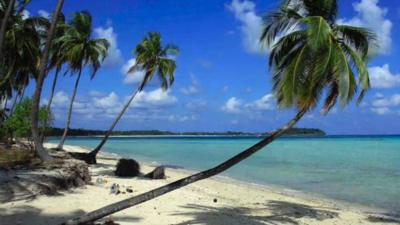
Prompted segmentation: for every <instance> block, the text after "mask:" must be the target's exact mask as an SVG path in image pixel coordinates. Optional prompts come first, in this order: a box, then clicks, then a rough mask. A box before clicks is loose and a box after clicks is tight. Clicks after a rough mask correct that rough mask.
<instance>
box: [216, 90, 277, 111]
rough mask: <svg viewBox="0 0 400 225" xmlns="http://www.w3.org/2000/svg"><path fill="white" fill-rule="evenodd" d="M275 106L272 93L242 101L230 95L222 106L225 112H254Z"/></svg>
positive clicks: (271, 108)
mask: <svg viewBox="0 0 400 225" xmlns="http://www.w3.org/2000/svg"><path fill="white" fill-rule="evenodd" d="M274 108H275V97H274V95H273V94H266V95H264V96H262V97H261V98H259V99H256V100H254V101H251V102H244V101H243V100H241V99H238V98H236V97H231V98H230V99H228V101H226V102H225V104H224V105H223V106H222V108H221V109H222V110H223V111H225V112H227V113H246V112H247V113H249V112H251V113H254V112H262V111H268V110H273V109H274Z"/></svg>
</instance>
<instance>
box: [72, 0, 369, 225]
mask: <svg viewBox="0 0 400 225" xmlns="http://www.w3.org/2000/svg"><path fill="white" fill-rule="evenodd" d="M336 16H337V2H336V0H287V1H285V2H284V4H283V5H282V6H281V7H280V8H279V9H278V10H277V11H275V12H272V13H270V14H268V15H267V16H266V17H265V28H264V31H263V33H262V36H261V40H262V42H263V43H264V44H266V45H272V46H271V47H272V51H271V55H270V60H269V63H270V68H271V72H272V73H273V76H272V77H273V90H274V93H275V95H276V97H277V103H278V105H279V106H280V107H281V108H294V109H296V111H297V113H296V115H295V116H294V118H293V119H292V120H290V121H289V122H288V123H287V124H286V125H285V126H284V127H283V128H281V129H278V130H276V131H273V132H272V133H271V134H270V135H269V136H267V137H265V138H264V139H262V140H261V141H259V142H258V143H256V144H255V145H253V146H251V147H249V148H248V149H246V150H244V151H243V152H241V153H239V154H237V155H235V156H234V157H232V158H230V159H228V160H227V161H225V162H223V163H221V164H219V165H217V166H216V167H214V168H211V169H208V170H205V171H202V172H199V173H196V174H194V175H191V176H188V177H185V178H182V179H180V180H178V181H175V182H173V183H170V184H167V185H165V186H162V187H159V188H156V189H154V190H151V191H148V192H146V193H143V194H140V195H137V196H134V197H131V198H128V199H126V200H123V201H120V202H117V203H114V204H111V205H109V206H106V207H103V208H101V209H98V210H96V211H93V212H91V213H89V214H86V215H84V216H82V217H80V218H77V219H75V220H71V221H69V222H68V223H67V224H83V223H85V222H88V221H94V220H97V219H99V218H102V217H104V216H107V215H110V214H112V213H115V212H117V211H120V210H123V209H126V208H128V207H131V206H134V205H137V204H140V203H143V202H146V201H148V200H150V199H153V198H156V197H158V196H160V195H163V194H165V193H168V192H171V191H173V190H176V189H178V188H181V187H183V186H186V185H188V184H191V183H193V182H196V181H199V180H202V179H206V178H209V177H211V176H214V175H216V174H219V173H221V172H223V171H225V170H227V169H229V168H230V167H232V166H234V165H236V164H237V163H239V162H241V161H242V160H244V159H246V158H247V157H249V156H251V155H253V154H254V153H256V152H257V151H259V150H261V149H263V148H264V147H265V146H266V145H268V144H269V143H271V142H272V141H274V140H275V139H277V138H278V137H280V136H281V135H283V134H284V133H285V132H286V131H287V130H288V129H290V128H291V127H293V126H294V125H295V124H296V123H297V122H298V121H299V120H300V119H301V118H302V117H303V116H304V115H305V114H306V113H307V112H308V111H309V110H311V109H313V108H315V107H316V106H317V103H318V102H319V100H320V98H321V97H322V96H324V95H325V93H326V97H325V98H324V105H323V110H324V112H325V113H327V112H328V111H329V110H330V109H331V108H332V107H333V106H334V105H335V103H336V102H337V101H339V102H340V104H341V106H342V107H344V106H345V105H346V104H348V103H349V102H350V101H351V100H352V99H353V97H354V96H355V94H356V90H357V87H359V88H360V90H361V91H360V96H359V101H361V99H362V97H363V96H364V94H365V91H367V90H368V88H369V76H368V71H367V66H366V64H367V56H368V50H369V48H370V45H371V41H372V40H373V39H374V35H373V33H371V32H370V31H368V30H366V29H364V28H359V27H352V26H345V25H338V24H336ZM273 43H275V44H273ZM356 78H358V80H357V79H356Z"/></svg>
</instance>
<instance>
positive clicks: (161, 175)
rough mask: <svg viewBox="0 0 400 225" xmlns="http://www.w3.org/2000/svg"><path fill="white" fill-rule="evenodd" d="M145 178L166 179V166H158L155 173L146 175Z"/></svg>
mask: <svg viewBox="0 0 400 225" xmlns="http://www.w3.org/2000/svg"><path fill="white" fill-rule="evenodd" d="M144 177H147V178H150V179H165V178H166V176H165V167H164V166H157V167H156V168H155V169H154V170H153V171H151V172H150V173H148V174H146V175H144Z"/></svg>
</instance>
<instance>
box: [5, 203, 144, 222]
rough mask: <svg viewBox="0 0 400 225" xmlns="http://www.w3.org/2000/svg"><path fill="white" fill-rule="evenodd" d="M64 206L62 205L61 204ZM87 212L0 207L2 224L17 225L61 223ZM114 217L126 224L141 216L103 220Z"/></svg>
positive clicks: (29, 207)
mask: <svg viewBox="0 0 400 225" xmlns="http://www.w3.org/2000/svg"><path fill="white" fill-rule="evenodd" d="M60 207H62V206H60ZM84 213H85V212H84V211H83V210H75V211H74V212H71V213H65V214H46V213H43V211H42V210H41V209H38V208H35V207H32V206H21V207H12V208H7V209H0V218H1V222H0V224H1V225H16V224H29V225H43V224H61V223H63V222H65V221H67V220H68V219H71V218H75V217H78V216H82V215H83V214H84ZM107 219H112V220H113V221H115V222H116V223H121V224H124V222H138V221H140V220H141V218H140V217H132V216H126V215H121V216H118V215H117V216H112V217H111V218H105V219H103V220H101V221H98V222H102V221H104V220H107Z"/></svg>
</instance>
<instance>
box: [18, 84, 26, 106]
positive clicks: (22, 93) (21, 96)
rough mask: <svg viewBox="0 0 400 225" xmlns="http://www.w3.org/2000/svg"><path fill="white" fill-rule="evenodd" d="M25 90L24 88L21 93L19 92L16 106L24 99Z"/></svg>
mask: <svg viewBox="0 0 400 225" xmlns="http://www.w3.org/2000/svg"><path fill="white" fill-rule="evenodd" d="M25 89H26V86H24V87H23V88H22V92H21V95H20V96H19V101H18V104H20V103H21V102H22V100H23V99H24V95H25Z"/></svg>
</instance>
